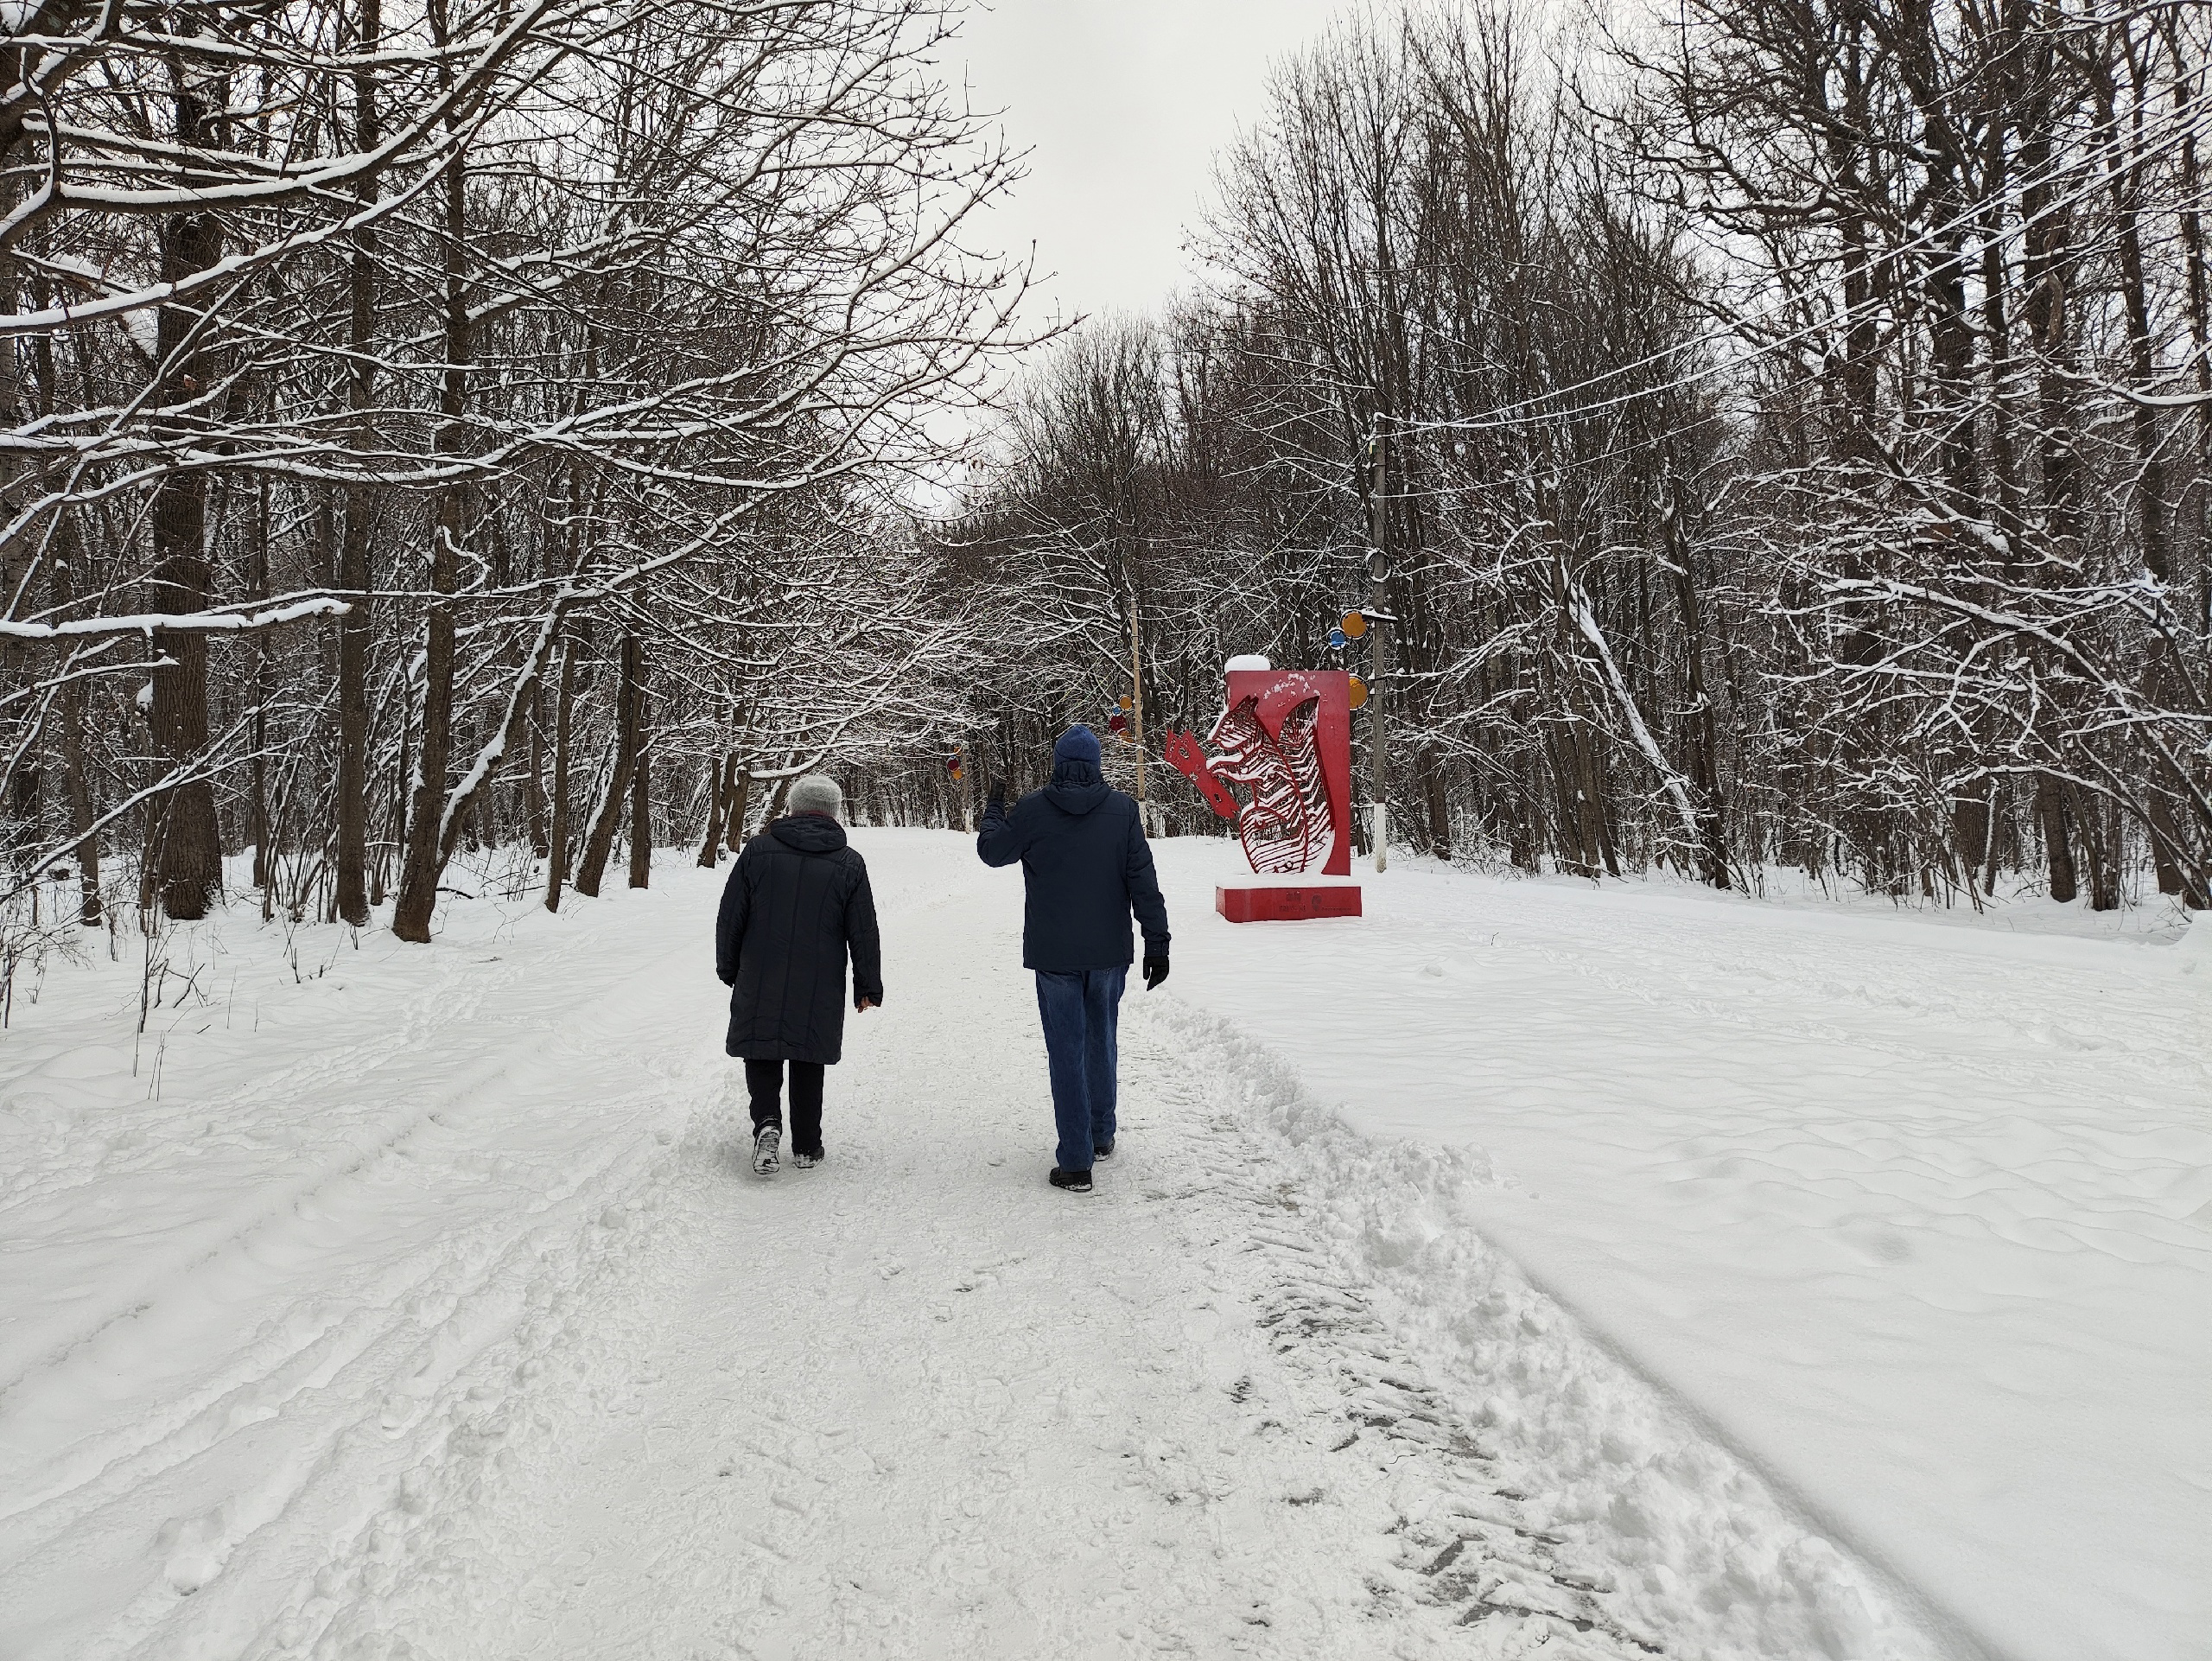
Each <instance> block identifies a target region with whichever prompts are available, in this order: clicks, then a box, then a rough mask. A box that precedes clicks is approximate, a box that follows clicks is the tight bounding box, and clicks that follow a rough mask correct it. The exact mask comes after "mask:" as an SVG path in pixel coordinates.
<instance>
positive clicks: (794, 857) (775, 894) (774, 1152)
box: [715, 773, 883, 1176]
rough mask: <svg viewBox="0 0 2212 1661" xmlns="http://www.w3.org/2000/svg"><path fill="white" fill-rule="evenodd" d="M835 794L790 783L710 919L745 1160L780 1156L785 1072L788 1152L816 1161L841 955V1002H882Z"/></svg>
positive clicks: (760, 1164)
mask: <svg viewBox="0 0 2212 1661" xmlns="http://www.w3.org/2000/svg"><path fill="white" fill-rule="evenodd" d="M844 805H845V799H844V792H842V791H840V790H839V789H838V788H837V782H836V780H834V779H829V778H826V777H824V776H823V774H821V773H810V774H808V775H807V776H806V777H805V778H804V779H801V780H798V782H797V783H796V784H794V785H793V786H791V817H790V818H783V819H778V820H777V821H776V822H775V823H774V824H771V825H769V826H767V827H766V829H765V830H763V831H761V832H760V835H759V836H757V837H753V840H752V841H750V842H748V843H746V844H745V851H744V852H743V853H741V854H740V855H739V856H737V865H736V867H735V869H733V870H732V871H731V872H730V874H729V882H728V885H727V886H726V887H725V888H723V889H722V905H721V914H720V915H719V916H718V917H717V918H716V919H715V973H716V974H717V975H719V976H721V982H722V984H723V985H725V986H727V987H728V988H730V989H731V990H730V996H729V1039H728V1043H727V1044H726V1045H725V1048H726V1049H727V1050H728V1053H730V1054H732V1055H734V1056H741V1057H742V1058H743V1059H744V1061H745V1085H746V1088H747V1090H748V1091H750V1092H751V1093H752V1097H753V1170H754V1171H755V1172H757V1173H759V1174H760V1175H762V1176H772V1175H773V1174H775V1171H776V1168H777V1166H778V1165H779V1163H780V1162H781V1161H780V1156H779V1149H780V1147H781V1145H782V1142H783V1124H784V1115H783V1109H782V1106H781V1104H779V1101H778V1099H777V1098H778V1097H779V1094H780V1093H781V1091H782V1088H783V1074H784V1066H785V1063H786V1062H788V1063H790V1065H791V1162H792V1163H793V1164H795V1165H798V1166H800V1167H802V1168H804V1167H807V1166H811V1165H816V1164H819V1163H820V1162H821V1160H822V1082H823V1078H822V1074H823V1068H824V1067H830V1066H836V1063H837V1059H838V1057H839V1056H840V1055H842V1053H843V1052H844V1045H845V959H846V957H847V955H848V954H849V955H850V956H851V958H852V964H853V1007H854V1008H855V1009H859V1010H866V1009H874V1008H875V1007H876V1006H877V1005H878V1004H880V1003H881V1002H883V948H882V944H881V941H880V939H879V937H878V935H877V933H876V928H875V896H874V894H872V893H871V892H869V889H868V862H867V861H865V860H863V859H862V858H861V856H860V855H859V854H858V853H857V852H855V850H853V849H851V848H849V847H848V846H846V844H845V827H844V826H843V825H842V824H838V823H837V815H838V814H839V813H840V812H842V811H843V810H844Z"/></svg>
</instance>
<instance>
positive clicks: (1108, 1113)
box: [976, 727, 1168, 1193]
mask: <svg viewBox="0 0 2212 1661" xmlns="http://www.w3.org/2000/svg"><path fill="white" fill-rule="evenodd" d="M976 853H977V854H979V855H981V856H982V861H983V863H984V864H986V865H1011V864H1013V863H1014V861H1016V860H1020V862H1021V879H1022V883H1023V887H1024V890H1025V893H1026V895H1027V898H1026V901H1025V904H1024V908H1023V913H1022V926H1021V961H1022V964H1023V966H1024V967H1026V968H1027V969H1030V970H1033V971H1035V973H1036V976H1037V1013H1038V1016H1039V1019H1040V1020H1041V1021H1043V1023H1044V1027H1045V1054H1046V1060H1047V1062H1048V1064H1049V1067H1050V1071H1051V1073H1052V1117H1053V1119H1054V1120H1055V1121H1056V1122H1057V1123H1058V1130H1059V1148H1058V1153H1057V1155H1056V1159H1057V1163H1055V1164H1054V1166H1053V1167H1052V1186H1053V1187H1056V1188H1065V1189H1066V1190H1068V1191H1069V1192H1070V1193H1090V1168H1091V1162H1092V1161H1093V1160H1095V1159H1103V1158H1104V1157H1105V1156H1106V1155H1109V1154H1111V1153H1112V1152H1113V1151H1114V1132H1115V1123H1116V1122H1115V1107H1116V1093H1117V1082H1118V1081H1117V1076H1116V1075H1117V1072H1118V1057H1117V1055H1116V1035H1117V1032H1118V1028H1119V1026H1120V1021H1121V1011H1122V988H1123V986H1124V985H1125V984H1126V983H1127V982H1128V973H1129V964H1130V963H1131V962H1132V961H1134V960H1135V956H1136V952H1135V943H1134V940H1133V938H1132V935H1131V932H1130V929H1129V917H1130V914H1131V913H1135V916H1136V920H1137V923H1138V926H1140V927H1141V928H1142V929H1143V931H1144V983H1145V987H1146V990H1150V989H1152V988H1153V987H1155V986H1157V985H1159V984H1160V982H1162V981H1164V980H1166V978H1167V944H1168V934H1167V902H1166V901H1164V900H1162V899H1161V898H1160V879H1159V877H1158V876H1157V875H1156V874H1155V873H1154V870H1153V865H1152V845H1151V843H1147V841H1146V840H1145V836H1144V825H1143V823H1142V822H1141V820H1140V819H1139V818H1138V817H1137V805H1136V803H1135V802H1134V801H1132V800H1131V799H1129V798H1128V797H1127V796H1124V795H1123V794H1122V792H1120V791H1118V790H1113V789H1110V788H1109V787H1108V786H1107V784H1106V781H1105V780H1103V779H1102V778H1101V777H1099V772H1098V739H1097V736H1096V735H1095V734H1094V733H1092V731H1091V730H1090V728H1088V727H1071V728H1069V729H1068V730H1067V731H1066V732H1065V733H1063V734H1061V735H1060V739H1059V741H1058V743H1057V744H1055V745H1053V746H1052V783H1051V784H1050V785H1048V786H1046V787H1045V788H1044V789H1042V790H1036V791H1032V792H1030V793H1029V794H1028V795H1027V796H1024V797H1023V798H1022V799H1020V801H1018V802H1016V803H1015V804H1014V806H1013V808H1012V809H1011V810H1010V811H1009V810H1008V808H1007V805H1006V793H1005V792H1004V791H1003V790H1001V789H996V788H995V789H993V791H992V792H991V800H990V805H989V806H988V807H987V808H985V809H984V811H983V829H982V834H981V835H980V836H978V837H976Z"/></svg>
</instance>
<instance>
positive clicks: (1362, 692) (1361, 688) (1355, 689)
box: [1348, 675, 1367, 710]
mask: <svg viewBox="0 0 2212 1661" xmlns="http://www.w3.org/2000/svg"><path fill="white" fill-rule="evenodd" d="M1348 678H1349V679H1350V680H1351V688H1350V689H1349V690H1350V702H1351V707H1352V708H1353V709H1355V710H1357V708H1359V706H1360V705H1361V704H1363V703H1366V702H1367V683H1366V682H1365V681H1363V680H1362V679H1360V678H1359V677H1358V676H1357V675H1352V676H1350V677H1348Z"/></svg>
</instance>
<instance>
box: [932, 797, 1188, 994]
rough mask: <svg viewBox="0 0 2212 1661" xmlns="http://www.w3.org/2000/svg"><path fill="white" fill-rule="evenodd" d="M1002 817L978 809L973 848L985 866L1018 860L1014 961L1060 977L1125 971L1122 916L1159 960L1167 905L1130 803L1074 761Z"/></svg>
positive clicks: (1129, 950) (1128, 956)
mask: <svg viewBox="0 0 2212 1661" xmlns="http://www.w3.org/2000/svg"><path fill="white" fill-rule="evenodd" d="M1052 777H1053V782H1052V784H1050V785H1047V786H1046V787H1045V788H1044V789H1042V790H1035V791H1032V792H1030V793H1029V794H1028V795H1027V796H1024V797H1023V798H1022V799H1020V801H1018V802H1016V803H1015V804H1014V806H1013V808H1012V810H1011V811H1009V810H1008V809H1007V807H1006V806H1005V805H1004V804H1003V803H1001V802H996V801H995V802H993V803H992V804H991V805H990V806H989V807H988V808H987V809H985V810H984V813H983V830H982V835H980V836H978V837H976V852H977V853H978V854H980V855H981V856H982V860H983V863H984V864H986V865H1011V864H1013V863H1014V861H1016V860H1017V859H1018V860H1020V862H1021V879H1022V883H1023V886H1024V888H1026V890H1027V904H1026V905H1025V907H1024V908H1023V913H1022V926H1021V961H1022V964H1023V965H1024V966H1025V967H1027V968H1030V969H1046V970H1058V971H1071V970H1077V969H1111V968H1114V967H1115V966H1116V965H1117V964H1119V965H1122V966H1124V967H1126V966H1127V965H1128V964H1129V963H1130V962H1131V961H1132V960H1133V959H1134V958H1135V955H1136V954H1135V951H1134V949H1133V945H1132V941H1131V938H1130V930H1129V914H1130V913H1132V912H1135V913H1136V920H1137V921H1138V922H1139V923H1140V924H1141V925H1142V926H1143V928H1144V950H1145V955H1146V956H1147V957H1148V958H1164V957H1166V955H1167V938H1168V937H1167V902H1166V901H1164V900H1162V899H1161V898H1160V879H1159V877H1158V875H1156V874H1155V873H1154V870H1153V867H1152V845H1151V844H1150V843H1147V841H1146V840H1145V839H1144V826H1143V824H1142V823H1141V821H1140V820H1139V819H1138V818H1137V805H1136V804H1135V802H1134V801H1132V800H1130V799H1129V798H1128V797H1127V796H1124V795H1123V794H1122V792H1120V791H1118V790H1114V789H1111V788H1109V786H1107V785H1106V784H1105V782H1104V781H1103V780H1101V779H1100V778H1099V777H1098V774H1097V773H1096V771H1095V770H1094V769H1092V768H1090V767H1084V766H1083V765H1082V764H1080V763H1075V764H1063V765H1062V766H1060V767H1057V768H1055V769H1054V771H1053V774H1052Z"/></svg>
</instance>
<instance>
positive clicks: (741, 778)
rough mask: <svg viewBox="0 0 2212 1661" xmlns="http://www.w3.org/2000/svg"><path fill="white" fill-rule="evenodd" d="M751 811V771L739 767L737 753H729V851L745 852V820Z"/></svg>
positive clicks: (747, 768) (748, 768) (733, 751)
mask: <svg viewBox="0 0 2212 1661" xmlns="http://www.w3.org/2000/svg"><path fill="white" fill-rule="evenodd" d="M751 811H753V769H752V768H751V767H743V766H741V765H740V764H739V762H738V759H737V752H736V751H735V750H732V751H731V752H730V753H729V813H728V819H729V850H730V852H732V853H733V854H741V853H743V852H744V851H745V819H746V816H747V814H748V813H750V812H751Z"/></svg>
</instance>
